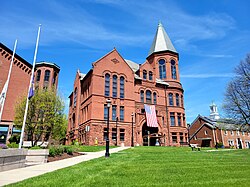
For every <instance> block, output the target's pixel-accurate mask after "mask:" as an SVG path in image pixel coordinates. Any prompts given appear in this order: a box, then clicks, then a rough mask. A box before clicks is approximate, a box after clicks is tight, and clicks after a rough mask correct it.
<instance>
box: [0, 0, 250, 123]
mask: <svg viewBox="0 0 250 187" xmlns="http://www.w3.org/2000/svg"><path fill="white" fill-rule="evenodd" d="M249 7H250V1H248V0H241V1H240V2H239V1H237V0H219V1H214V0H203V1H199V0H189V1H186V0H175V1H169V0H144V1H143V0H138V1H133V0H130V1H129V0H128V1H125V0H117V1H115V0H78V1H77V0H64V1H59V0H43V1H33V0H8V1H3V2H1V6H0V42H2V43H3V44H5V45H6V46H8V47H9V48H11V49H12V48H13V45H14V41H15V39H18V47H17V54H19V55H20V56H22V57H23V58H24V59H26V60H27V61H28V62H30V63H32V61H33V54H34V48H35V41H36V35H37V30H38V25H39V24H42V32H41V38H40V43H39V50H38V56H37V61H49V62H54V63H56V64H58V65H59V66H60V67H61V72H60V78H59V91H60V93H61V94H62V96H63V98H64V99H65V101H66V102H67V97H68V95H69V94H70V92H71V91H72V87H73V81H74V78H75V75H76V71H77V69H80V70H81V72H83V73H86V72H87V71H88V70H89V69H90V68H91V64H92V62H94V61H96V60H97V59H99V58H100V57H102V56H103V55H105V54H106V53H107V52H109V51H111V50H112V49H113V48H114V47H115V48H116V49H117V50H118V51H119V52H120V54H121V55H122V56H123V57H124V58H125V59H129V60H132V61H135V62H137V63H143V62H144V61H145V58H146V57H147V54H148V51H149V49H150V46H151V43H152V41H153V37H154V35H155V32H156V28H157V24H158V21H159V20H160V21H161V22H162V24H163V25H164V27H165V30H166V32H167V33H168V35H169V37H170V39H171V40H172V43H173V44H174V46H175V48H176V50H177V51H178V52H179V55H180V60H179V64H180V65H179V66H180V74H181V81H182V84H183V87H184V90H185V95H184V96H185V108H186V116H187V122H189V123H190V122H192V121H193V120H194V119H195V118H196V116H197V115H198V114H202V115H209V105H210V104H211V102H212V101H214V102H215V103H216V104H217V105H218V108H219V112H220V113H221V114H222V115H223V112H222V109H221V106H222V103H223V94H224V92H225V88H226V84H227V83H228V81H229V80H230V79H231V78H232V76H233V70H234V68H235V66H237V65H238V63H239V62H240V61H241V60H243V59H244V58H245V56H246V54H247V53H248V52H250V24H249V17H250V11H249ZM66 108H68V106H67V105H66Z"/></svg>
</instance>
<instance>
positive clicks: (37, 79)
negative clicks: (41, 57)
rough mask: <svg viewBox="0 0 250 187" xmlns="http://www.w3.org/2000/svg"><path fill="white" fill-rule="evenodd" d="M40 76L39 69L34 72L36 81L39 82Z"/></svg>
mask: <svg viewBox="0 0 250 187" xmlns="http://www.w3.org/2000/svg"><path fill="white" fill-rule="evenodd" d="M40 78H41V70H38V71H37V72H36V81H37V82H39V81H40Z"/></svg>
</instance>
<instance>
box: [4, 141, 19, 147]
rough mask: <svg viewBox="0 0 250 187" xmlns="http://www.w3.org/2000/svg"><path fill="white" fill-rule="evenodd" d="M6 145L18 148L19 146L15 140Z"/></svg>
mask: <svg viewBox="0 0 250 187" xmlns="http://www.w3.org/2000/svg"><path fill="white" fill-rule="evenodd" d="M7 146H8V147H9V148H18V147H19V145H18V144H17V143H15V142H12V143H10V144H8V145H7Z"/></svg>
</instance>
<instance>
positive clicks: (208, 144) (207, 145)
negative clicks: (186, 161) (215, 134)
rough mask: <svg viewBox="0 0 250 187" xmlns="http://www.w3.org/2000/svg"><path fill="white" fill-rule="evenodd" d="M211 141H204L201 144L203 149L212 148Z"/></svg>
mask: <svg viewBox="0 0 250 187" xmlns="http://www.w3.org/2000/svg"><path fill="white" fill-rule="evenodd" d="M210 142H211V139H204V140H202V142H201V147H210Z"/></svg>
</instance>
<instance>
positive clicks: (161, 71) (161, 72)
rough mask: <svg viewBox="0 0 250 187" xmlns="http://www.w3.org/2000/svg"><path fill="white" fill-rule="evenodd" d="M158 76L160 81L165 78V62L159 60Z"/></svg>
mask: <svg viewBox="0 0 250 187" xmlns="http://www.w3.org/2000/svg"><path fill="white" fill-rule="evenodd" d="M159 75H160V79H164V78H166V63H165V60H163V59H161V60H159Z"/></svg>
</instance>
